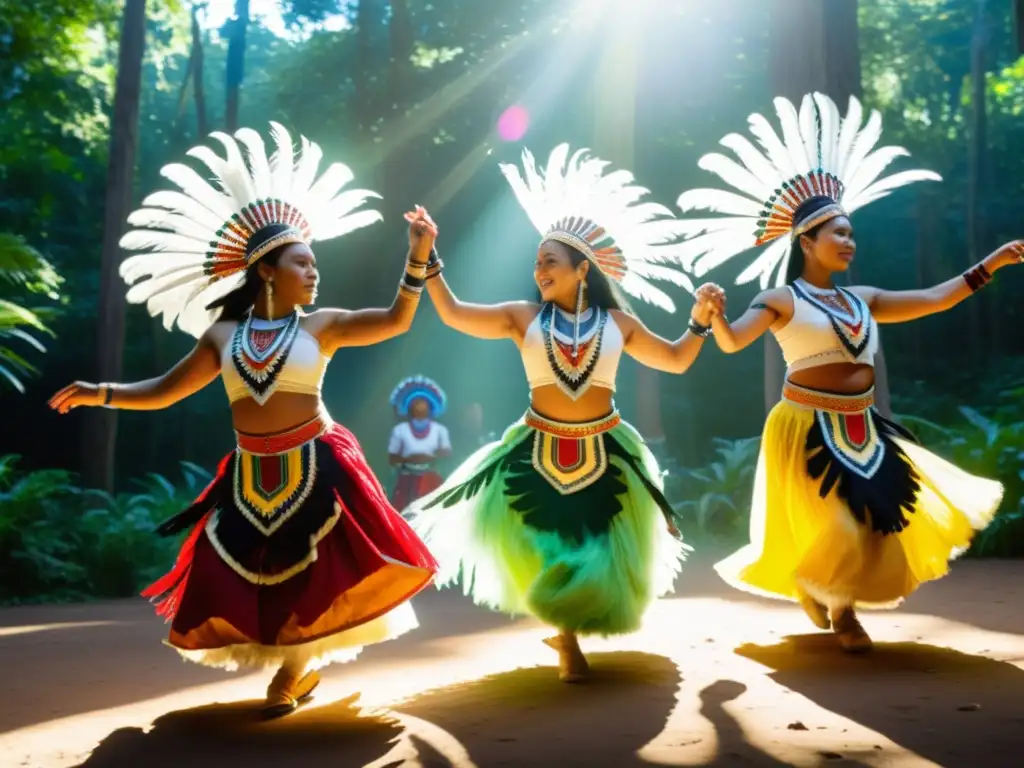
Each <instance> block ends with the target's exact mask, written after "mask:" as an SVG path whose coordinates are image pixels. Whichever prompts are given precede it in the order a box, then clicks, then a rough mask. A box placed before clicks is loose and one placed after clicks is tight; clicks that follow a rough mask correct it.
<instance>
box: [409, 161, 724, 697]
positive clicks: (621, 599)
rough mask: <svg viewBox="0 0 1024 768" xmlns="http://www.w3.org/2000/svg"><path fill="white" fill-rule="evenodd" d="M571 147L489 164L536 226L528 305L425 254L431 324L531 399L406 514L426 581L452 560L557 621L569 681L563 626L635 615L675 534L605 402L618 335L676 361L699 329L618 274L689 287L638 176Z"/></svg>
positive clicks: (570, 649)
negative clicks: (661, 324)
mask: <svg viewBox="0 0 1024 768" xmlns="http://www.w3.org/2000/svg"><path fill="white" fill-rule="evenodd" d="M568 155H569V149H568V147H567V146H566V145H562V146H559V147H558V148H556V149H555V150H554V151H553V152H552V154H551V157H550V160H549V162H548V164H547V168H546V169H545V170H544V172H543V175H542V174H541V173H540V172H539V171H538V169H537V168H536V166H535V164H534V159H533V156H532V155H531V154H530V153H529V152H526V151H524V153H523V159H524V166H525V167H524V174H523V175H520V171H519V169H518V168H517V167H515V166H510V165H502V171H503V172H504V174H505V176H506V178H507V179H508V181H509V183H510V184H511V185H512V188H513V189H514V191H515V193H516V196H517V197H518V199H519V202H520V203H521V204H522V205H523V207H524V208H525V209H526V212H527V214H528V215H529V217H530V219H531V221H532V222H533V224H534V226H535V227H536V228H537V229H538V231H539V232H541V233H542V235H543V237H542V238H541V243H540V247H539V249H538V251H537V255H536V261H535V262H534V267H533V274H534V280H535V282H536V284H537V287H538V288H539V289H540V302H539V303H534V302H530V301H513V302H508V303H503V304H496V305H487V306H485V305H479V304H468V303H465V302H462V301H460V300H459V299H457V298H456V297H455V296H454V295H453V294H452V291H451V289H450V288H449V287H448V285H447V283H446V282H445V281H444V278H443V277H441V276H440V270H441V268H442V266H443V264H442V262H441V261H440V259H436V258H434V259H432V263H431V265H430V266H429V267H428V271H427V290H428V293H429V294H430V297H431V299H432V300H433V302H434V305H435V306H436V307H437V311H438V314H439V315H440V317H441V320H442V321H443V322H444V323H445V324H446V325H448V326H450V327H452V328H455V329H456V330H459V331H462V332H463V333H466V334H468V335H470V336H475V337H477V338H484V339H511V340H512V341H513V342H514V343H515V344H516V346H517V347H518V348H519V351H520V354H521V355H522V360H523V366H524V368H525V369H526V378H527V381H528V383H529V387H530V407H529V409H528V410H527V412H526V415H525V416H524V417H523V418H522V419H520V420H519V421H517V422H516V423H515V424H513V425H512V426H510V427H509V428H508V429H507V430H506V431H505V434H504V436H503V437H502V438H501V440H500V441H498V442H493V443H490V444H488V445H485V446H483V447H482V448H480V449H479V450H477V451H476V452H475V453H474V454H473V455H472V456H471V457H470V458H469V459H467V460H466V461H465V462H464V463H463V464H462V465H461V466H460V467H459V468H458V469H457V470H456V471H455V472H454V473H453V474H452V475H451V476H450V477H449V478H448V480H447V481H446V482H445V484H444V485H443V486H442V487H441V488H439V489H438V490H436V491H435V492H434V493H432V494H430V495H429V496H427V497H425V498H423V499H420V500H419V501H417V502H415V503H414V504H413V505H412V506H411V508H410V509H411V512H412V514H411V517H410V520H411V522H412V525H413V528H414V529H416V530H417V532H418V533H420V535H421V536H423V538H424V540H425V541H426V542H427V543H428V546H430V547H431V549H432V551H434V552H435V555H436V556H437V558H438V561H439V563H440V570H439V573H438V580H439V581H438V583H439V584H440V585H445V584H449V583H451V582H453V581H455V580H456V579H458V578H459V576H460V575H461V577H462V580H463V587H464V589H465V591H466V592H467V593H470V594H472V596H473V599H474V601H475V602H476V603H477V604H479V605H484V606H487V607H489V608H492V609H495V610H500V611H503V612H507V613H509V614H530V615H533V616H535V617H537V618H538V619H540V620H541V621H543V622H544V623H546V624H548V625H550V626H551V627H554V628H555V629H556V630H557V631H558V634H557V635H556V636H554V637H551V638H549V639H547V640H545V642H546V643H547V644H548V645H549V646H550V647H552V648H554V649H555V650H556V651H557V652H558V654H559V673H560V678H561V679H562V680H565V681H576V680H579V679H581V678H583V677H584V676H585V675H586V674H587V672H588V666H587V662H586V659H585V657H584V656H583V654H582V652H581V651H580V647H579V644H578V642H577V635H580V634H598V635H611V634H620V633H627V632H631V631H634V630H636V629H638V628H639V626H640V622H641V618H642V616H643V614H644V612H645V610H646V609H647V608H648V606H649V605H650V604H651V602H652V600H653V599H654V598H655V597H656V596H659V595H662V594H664V593H666V592H668V591H670V590H671V589H672V584H673V580H674V578H675V575H676V573H677V572H678V570H679V567H680V564H681V561H682V559H683V558H684V552H685V550H687V549H689V547H688V546H686V545H685V544H684V543H683V542H682V540H681V536H679V532H678V525H677V523H676V518H675V513H674V511H673V509H672V507H671V506H670V505H669V503H668V501H667V500H666V499H665V496H664V494H663V493H662V479H661V473H660V471H659V469H658V465H657V462H656V461H655V458H654V456H653V454H652V453H651V451H650V450H649V449H648V448H647V447H646V446H645V445H644V442H643V440H642V438H641V437H640V435H639V434H638V433H637V432H636V430H635V429H633V427H631V426H629V425H628V424H627V423H626V422H624V421H623V420H622V418H621V417H620V416H619V413H618V411H617V410H616V409H615V404H614V402H613V393H614V391H615V379H616V371H617V368H618V364H619V359H620V357H621V355H622V353H623V352H624V351H625V352H626V353H628V354H629V355H631V356H632V357H634V358H635V359H636V360H638V361H639V362H641V363H643V364H645V365H648V366H651V367H653V368H657V369H659V370H664V371H670V372H674V373H682V372H684V371H685V370H686V369H687V368H689V367H690V365H691V363H693V361H694V359H695V358H696V357H697V353H698V352H699V350H700V348H701V346H702V344H703V342H704V336H703V326H697V325H696V324H695V321H694V320H692V319H691V322H690V327H691V328H698V329H700V330H701V333H693V332H691V331H687V332H685V333H684V334H683V335H682V337H681V338H679V339H678V340H676V341H667V340H665V339H662V338H659V337H658V336H656V335H654V334H653V333H652V332H651V331H649V330H648V329H647V328H646V327H645V326H644V324H643V323H641V322H640V320H638V319H637V318H636V316H635V315H634V314H633V313H632V312H631V311H630V310H629V308H628V306H627V304H626V301H625V299H624V298H623V297H622V295H621V293H620V290H619V289H620V287H621V289H623V290H625V291H627V292H629V293H630V294H632V295H633V296H637V297H640V298H642V299H645V300H647V301H649V302H651V303H653V304H656V305H658V306H660V307H661V308H663V309H666V310H668V311H670V312H671V311H674V309H675V308H674V305H673V304H672V302H671V300H670V299H669V297H668V296H667V295H665V294H664V293H663V292H662V291H661V290H659V289H658V288H656V287H654V286H653V285H652V284H651V283H650V282H649V279H650V278H654V279H661V280H667V281H670V282H672V283H674V284H676V285H680V286H684V287H687V288H689V286H690V283H689V280H688V278H687V277H686V275H684V274H683V273H682V272H680V271H678V270H677V269H674V268H671V267H668V266H664V265H661V264H657V263H656V262H658V261H664V260H669V259H671V258H673V255H674V247H673V246H672V245H670V244H667V243H668V241H670V240H672V239H677V238H673V231H672V228H673V224H674V220H673V218H672V216H671V213H670V212H669V211H668V209H666V208H663V207H662V206H659V205H655V204H653V203H642V204H635V205H634V202H635V201H637V200H638V199H639V198H641V197H643V196H644V195H645V194H646V193H647V190H645V189H642V188H640V187H638V186H635V185H634V184H633V177H632V175H631V174H630V173H628V172H627V171H616V172H614V173H610V174H607V175H605V174H604V173H603V171H604V168H605V166H606V165H607V163H605V162H604V161H602V160H600V159H598V158H594V157H590V156H588V154H587V151H586V150H581V151H579V152H576V153H575V154H573V155H572V157H571V158H570V157H569V156H568ZM567 161H568V162H567ZM419 215H420V216H421V217H422V216H423V214H422V212H421V213H420V214H419ZM416 220H419V219H417V218H416V217H413V221H416ZM427 220H428V221H429V219H427ZM704 311H705V313H706V316H702V317H699V318H697V321H698V322H702V323H703V324H704V326H706V325H707V323H709V322H710V312H711V309H710V306H707V305H705V310H704ZM677 537H678V538H677Z"/></svg>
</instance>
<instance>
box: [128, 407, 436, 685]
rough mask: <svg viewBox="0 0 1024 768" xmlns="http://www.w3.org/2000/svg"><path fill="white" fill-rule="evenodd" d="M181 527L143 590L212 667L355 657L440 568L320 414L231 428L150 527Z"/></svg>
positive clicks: (410, 617)
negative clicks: (192, 486)
mask: <svg viewBox="0 0 1024 768" xmlns="http://www.w3.org/2000/svg"><path fill="white" fill-rule="evenodd" d="M310 438H311V439H310ZM189 528H191V532H190V534H189V535H188V537H187V538H186V540H185V542H184V544H183V546H182V548H181V551H180V554H179V556H178V559H177V561H176V563H175V566H174V568H173V569H172V570H171V572H170V573H168V574H167V575H166V576H164V577H163V578H161V579H160V580H158V581H157V582H156V583H154V584H153V585H151V586H150V587H148V588H147V589H146V590H145V591H144V592H143V593H142V594H143V595H144V596H146V597H150V598H152V599H153V600H155V601H156V602H157V612H158V613H159V614H161V615H164V616H166V617H167V618H168V619H169V620H170V621H171V631H170V637H169V639H168V642H169V644H170V645H172V646H173V647H174V648H176V649H178V651H179V652H180V653H182V655H184V656H185V657H186V658H189V659H191V660H193V661H197V662H200V663H203V664H207V665H211V666H220V667H227V668H229V669H230V668H235V667H237V666H271V665H278V664H280V663H283V662H284V661H286V660H287V659H288V658H290V657H292V656H294V655H295V654H297V653H299V654H304V656H303V658H304V659H307V660H309V661H310V662H312V663H314V664H315V663H316V662H317V660H320V661H321V665H322V663H325V662H327V661H332V660H341V659H348V658H352V657H354V656H355V654H356V653H357V652H358V649H359V648H360V647H361V646H363V645H367V644H370V643H373V642H380V641H382V640H387V639H390V638H391V637H394V636H396V635H398V634H401V633H402V632H405V631H408V630H409V629H412V628H414V627H415V626H416V620H415V614H413V612H412V607H411V606H410V605H408V603H407V601H408V600H409V599H410V598H412V597H413V596H414V595H415V594H416V593H418V592H419V591H420V590H421V589H423V588H424V587H426V586H427V585H428V584H430V582H431V581H432V580H433V578H434V574H435V573H436V571H437V563H436V562H435V560H434V558H433V556H431V554H430V552H429V551H428V550H427V548H426V546H425V545H424V544H423V542H422V541H421V540H420V539H419V537H417V535H416V534H415V533H413V531H412V529H411V528H410V527H409V525H408V524H407V523H406V522H405V520H403V519H402V517H401V516H400V515H399V514H398V512H397V511H396V510H395V508H394V507H393V506H392V505H391V504H390V503H389V502H388V499H387V495H386V492H385V491H384V489H383V487H382V486H381V484H380V482H379V481H378V480H377V478H376V476H375V475H374V474H373V471H372V470H371V469H370V467H369V466H368V465H367V463H366V458H365V456H364V455H363V452H362V450H361V449H360V447H359V443H358V442H357V441H356V438H355V436H354V435H353V434H352V433H351V432H349V431H348V430H347V429H345V428H344V427H342V426H340V425H338V424H333V423H331V422H330V421H328V420H326V419H318V420H314V421H313V422H310V423H309V424H306V425H303V426H302V427H299V428H297V429H295V430H292V431H290V432H289V433H287V434H284V435H278V436H275V437H272V438H270V439H269V440H263V439H262V438H252V437H246V436H243V435H240V436H239V447H238V448H237V449H236V450H234V451H232V452H231V453H230V454H228V456H227V457H226V458H225V459H224V460H223V461H222V462H221V464H220V466H219V468H218V470H217V475H216V477H215V478H214V480H213V482H211V483H210V485H209V486H208V487H207V488H206V489H205V490H204V491H203V493H202V494H201V495H200V496H199V498H198V499H197V500H196V501H195V502H194V503H193V505H192V506H191V507H189V508H188V509H187V510H185V511H184V512H182V513H181V514H179V515H177V516H175V517H174V518H171V519H170V520H168V521H167V522H166V523H164V524H163V525H162V526H161V527H160V529H159V532H160V533H161V535H174V534H175V533H178V532H180V531H183V530H186V529H189Z"/></svg>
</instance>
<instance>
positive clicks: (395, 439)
mask: <svg viewBox="0 0 1024 768" xmlns="http://www.w3.org/2000/svg"><path fill="white" fill-rule="evenodd" d="M447 404H448V398H447V397H446V396H445V394H444V390H443V389H441V387H439V386H438V385H437V382H435V381H433V380H432V379H428V378H427V377H426V376H413V377H412V378H408V379H404V380H402V381H401V382H399V384H398V386H397V387H395V389H394V391H392V393H391V407H392V408H394V410H395V413H396V414H398V416H399V417H400V418H401V419H402V421H400V422H399V423H398V424H396V425H395V426H394V429H392V430H391V439H390V440H389V441H388V459H389V460H390V462H391V465H392V466H393V467H395V468H396V470H397V472H398V479H397V480H396V481H395V489H394V491H393V492H392V494H391V503H392V504H394V506H395V509H397V510H403V509H405V508H406V507H407V506H408V505H409V504H411V503H412V502H414V501H415V500H416V499H418V498H420V497H421V496H425V495H426V494H428V493H430V492H431V491H432V490H434V489H435V488H437V487H439V486H440V485H441V483H442V482H443V481H444V478H443V477H441V475H440V474H438V472H437V470H436V469H435V468H434V467H435V466H436V464H437V462H438V461H439V460H440V459H444V458H447V457H448V456H451V454H452V443H451V438H450V437H449V435H448V428H447V427H445V426H444V424H441V423H440V422H438V421H437V419H439V418H440V417H441V416H442V415H444V412H445V408H446V406H447Z"/></svg>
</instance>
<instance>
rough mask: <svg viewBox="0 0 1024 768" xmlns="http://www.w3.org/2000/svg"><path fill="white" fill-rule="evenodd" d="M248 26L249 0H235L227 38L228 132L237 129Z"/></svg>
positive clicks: (225, 113)
mask: <svg viewBox="0 0 1024 768" xmlns="http://www.w3.org/2000/svg"><path fill="white" fill-rule="evenodd" d="M248 28H249V0H235V18H233V19H232V20H231V37H230V39H229V40H228V60H227V104H226V105H225V109H224V125H225V129H226V130H227V132H228V133H234V132H235V131H237V130H238V102H239V98H240V91H241V89H242V80H244V79H245V33H246V31H247V30H248Z"/></svg>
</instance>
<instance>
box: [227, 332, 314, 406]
mask: <svg viewBox="0 0 1024 768" xmlns="http://www.w3.org/2000/svg"><path fill="white" fill-rule="evenodd" d="M298 333H299V313H298V312H295V313H294V314H292V315H290V316H289V317H288V318H287V319H286V320H285V321H284V322H283V323H281V324H279V325H276V326H271V327H264V328H256V327H254V323H253V316H252V314H250V315H249V317H247V318H246V320H245V322H243V323H239V325H238V328H236V329H235V334H234V337H233V338H232V341H231V360H232V362H233V363H234V366H235V371H236V372H237V373H238V375H239V377H240V378H241V379H242V382H243V383H244V384H245V388H246V389H247V390H248V391H249V395H250V396H251V397H252V399H253V400H255V401H256V402H257V403H258V404H259V405H264V404H266V402H267V401H268V400H269V399H270V398H271V397H272V396H273V394H274V391H275V390H276V389H277V382H278V377H279V375H280V373H281V371H282V370H283V368H284V366H285V363H286V362H287V359H288V353H289V352H291V348H292V345H293V344H294V343H295V339H296V337H297V336H298Z"/></svg>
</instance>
